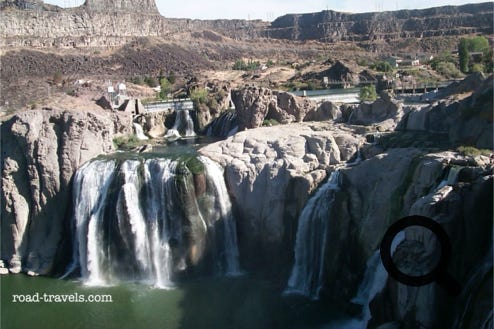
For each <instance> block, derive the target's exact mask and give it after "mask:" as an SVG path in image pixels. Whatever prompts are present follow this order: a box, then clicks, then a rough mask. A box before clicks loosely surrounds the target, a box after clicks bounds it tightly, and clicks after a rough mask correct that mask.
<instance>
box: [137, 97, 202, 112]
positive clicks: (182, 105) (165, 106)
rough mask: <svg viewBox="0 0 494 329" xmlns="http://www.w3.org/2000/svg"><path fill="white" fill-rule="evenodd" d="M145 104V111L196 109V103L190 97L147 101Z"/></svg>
mask: <svg viewBox="0 0 494 329" xmlns="http://www.w3.org/2000/svg"><path fill="white" fill-rule="evenodd" d="M143 105H144V111H145V112H164V111H169V110H172V111H181V110H189V111H193V110H194V103H193V102H192V101H191V100H190V99H189V98H187V99H181V100H172V101H166V102H153V103H146V104H143Z"/></svg>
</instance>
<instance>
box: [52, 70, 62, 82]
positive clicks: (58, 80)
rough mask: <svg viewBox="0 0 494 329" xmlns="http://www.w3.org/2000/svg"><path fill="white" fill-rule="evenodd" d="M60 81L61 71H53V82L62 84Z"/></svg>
mask: <svg viewBox="0 0 494 329" xmlns="http://www.w3.org/2000/svg"><path fill="white" fill-rule="evenodd" d="M62 82H63V76H62V73H60V72H59V71H57V72H55V74H54V75H53V84H54V85H60V84H62Z"/></svg>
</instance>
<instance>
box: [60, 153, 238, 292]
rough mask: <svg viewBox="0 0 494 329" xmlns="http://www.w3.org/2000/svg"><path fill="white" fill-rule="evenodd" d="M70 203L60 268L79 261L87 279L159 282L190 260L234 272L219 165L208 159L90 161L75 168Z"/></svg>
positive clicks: (166, 282) (231, 226)
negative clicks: (69, 257) (66, 248)
mask: <svg viewBox="0 0 494 329" xmlns="http://www.w3.org/2000/svg"><path fill="white" fill-rule="evenodd" d="M190 163H192V164H190ZM189 165H190V166H191V167H193V170H192V169H189V167H188V166H189ZM74 205H75V208H74V224H75V225H74V237H75V238H74V253H73V261H72V264H71V265H70V266H69V269H68V271H67V275H68V274H70V273H72V272H74V271H75V270H76V268H77V267H80V272H81V277H82V279H83V280H84V281H85V282H86V283H88V284H91V285H104V284H109V283H112V282H116V281H140V282H145V283H149V284H152V285H154V286H157V287H163V288H166V287H170V286H172V285H173V279H174V276H175V275H177V274H178V273H181V272H182V271H184V270H186V269H188V268H195V267H197V266H202V267H201V268H206V269H207V270H209V269H212V270H211V271H208V272H213V273H215V274H218V275H232V274H238V273H239V272H240V269H239V262H238V249H237V240H236V228H235V222H234V219H233V216H232V211H231V203H230V200H229V197H228V193H227V190H226V186H225V183H224V180H223V173H222V169H221V168H220V167H219V166H218V165H217V164H215V163H214V162H212V161H211V160H209V159H207V158H204V157H201V158H197V159H196V158H192V160H191V159H187V160H182V161H181V160H170V159H162V158H155V159H148V160H142V159H141V160H125V161H123V162H121V163H118V162H117V160H95V161H93V162H90V163H87V164H86V165H84V166H83V167H82V168H81V169H80V170H79V171H78V172H77V173H76V176H75V179H74ZM211 262H212V264H209V263H211Z"/></svg>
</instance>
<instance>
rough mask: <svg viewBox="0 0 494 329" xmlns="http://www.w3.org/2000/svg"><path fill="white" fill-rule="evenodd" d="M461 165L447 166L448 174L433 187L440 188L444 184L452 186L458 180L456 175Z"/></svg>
mask: <svg viewBox="0 0 494 329" xmlns="http://www.w3.org/2000/svg"><path fill="white" fill-rule="evenodd" d="M461 168H462V167H459V166H453V167H451V168H449V171H448V175H447V176H446V178H444V179H443V180H442V181H441V183H439V185H438V186H437V187H436V188H435V190H436V191H438V190H440V189H442V188H443V187H445V186H448V185H449V186H452V185H455V184H456V183H457V182H458V175H459V174H460V171H461Z"/></svg>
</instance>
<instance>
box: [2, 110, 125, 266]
mask: <svg viewBox="0 0 494 329" xmlns="http://www.w3.org/2000/svg"><path fill="white" fill-rule="evenodd" d="M131 126H132V125H131V119H130V117H126V116H121V115H117V114H114V113H110V112H89V111H87V112H81V111H63V110H39V111H30V112H22V113H19V114H17V115H15V116H14V117H12V118H10V119H9V120H7V121H5V122H4V123H3V124H2V153H3V154H2V195H1V197H2V203H3V204H4V205H5V207H4V208H2V254H1V258H2V259H3V260H6V261H8V262H9V263H10V268H11V270H12V271H13V272H18V271H20V270H21V268H22V269H23V270H25V271H32V272H35V273H41V274H47V273H49V272H50V271H51V270H52V267H53V265H54V264H53V262H54V257H55V254H56V252H57V248H58V247H59V245H60V242H61V239H62V232H63V230H64V229H65V227H66V225H67V224H66V223H67V222H66V219H67V218H68V216H67V215H68V209H69V206H70V203H71V202H70V195H71V193H70V186H71V179H72V175H73V174H74V172H75V171H76V170H77V168H78V167H79V166H80V165H82V164H83V163H84V162H85V161H88V160H90V159H92V158H94V157H95V156H97V155H99V154H103V153H107V152H111V151H113V147H114V146H113V137H114V136H115V135H117V134H122V133H129V132H130V130H129V129H130V127H131Z"/></svg>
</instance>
